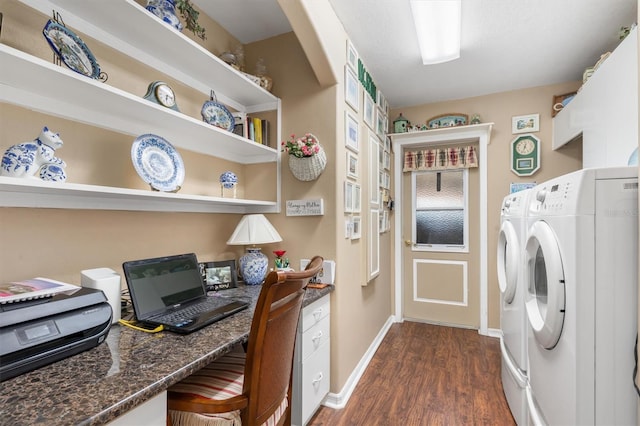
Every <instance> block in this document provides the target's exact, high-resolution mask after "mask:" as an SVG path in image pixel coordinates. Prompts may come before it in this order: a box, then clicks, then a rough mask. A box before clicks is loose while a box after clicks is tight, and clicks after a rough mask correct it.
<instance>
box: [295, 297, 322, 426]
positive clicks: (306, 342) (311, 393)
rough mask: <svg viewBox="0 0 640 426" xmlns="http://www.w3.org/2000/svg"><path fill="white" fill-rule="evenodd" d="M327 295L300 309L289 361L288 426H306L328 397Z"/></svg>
mask: <svg viewBox="0 0 640 426" xmlns="http://www.w3.org/2000/svg"><path fill="white" fill-rule="evenodd" d="M329 312H330V304H329V295H328V294H327V295H325V296H323V297H321V298H320V299H318V300H316V301H315V302H313V303H312V304H310V305H308V306H306V307H304V308H303V309H302V314H301V316H300V323H299V324H298V336H297V339H296V350H295V355H294V361H293V392H292V407H291V424H292V425H298V426H302V425H305V424H307V422H308V421H309V419H310V418H311V416H312V415H313V413H315V412H316V410H317V409H318V407H319V406H320V404H321V403H322V400H323V399H324V398H325V397H326V396H327V394H328V393H329V382H330V380H329V379H330V376H329V373H330V358H331V351H330V321H329Z"/></svg>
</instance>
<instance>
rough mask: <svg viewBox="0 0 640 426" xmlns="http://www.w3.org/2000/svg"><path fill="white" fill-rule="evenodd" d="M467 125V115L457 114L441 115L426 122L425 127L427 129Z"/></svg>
mask: <svg viewBox="0 0 640 426" xmlns="http://www.w3.org/2000/svg"><path fill="white" fill-rule="evenodd" d="M467 124H469V116H468V115H467V114H458V113H448V114H442V115H438V116H436V117H433V118H430V119H428V120H427V127H428V128H429V129H437V128H440V127H454V126H466V125H467Z"/></svg>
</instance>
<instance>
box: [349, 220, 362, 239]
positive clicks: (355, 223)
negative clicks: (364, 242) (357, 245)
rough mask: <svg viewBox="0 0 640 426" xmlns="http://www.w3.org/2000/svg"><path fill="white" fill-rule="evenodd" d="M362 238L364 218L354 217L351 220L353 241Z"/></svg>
mask: <svg viewBox="0 0 640 426" xmlns="http://www.w3.org/2000/svg"><path fill="white" fill-rule="evenodd" d="M360 237H362V218H361V217H360V216H353V217H352V218H351V239H352V240H359V239H360Z"/></svg>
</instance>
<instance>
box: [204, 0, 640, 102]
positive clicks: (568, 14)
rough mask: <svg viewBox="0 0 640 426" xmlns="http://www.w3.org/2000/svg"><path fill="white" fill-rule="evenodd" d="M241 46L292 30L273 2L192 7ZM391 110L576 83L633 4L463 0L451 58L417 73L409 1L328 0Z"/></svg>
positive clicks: (217, 0)
mask: <svg viewBox="0 0 640 426" xmlns="http://www.w3.org/2000/svg"><path fill="white" fill-rule="evenodd" d="M193 2H194V3H195V4H197V5H198V6H199V7H201V8H202V10H203V11H204V12H205V13H206V14H207V15H209V16H211V17H212V18H213V19H215V20H216V21H217V22H219V23H220V24H221V25H222V26H223V27H224V28H226V29H227V30H228V31H229V32H230V33H231V34H233V35H234V36H235V37H236V38H238V39H239V40H240V41H241V42H243V43H249V42H252V41H257V40H261V39H265V38H268V37H271V36H274V35H278V34H282V33H284V32H288V31H291V27H290V26H289V24H288V22H287V20H286V18H285V17H284V15H283V13H282V11H281V10H280V8H279V6H278V4H277V1H276V0H233V1H230V0H193ZM329 2H330V4H331V5H332V7H333V9H334V10H335V11H336V15H337V16H338V18H339V19H340V21H341V22H342V23H343V26H344V27H345V29H346V32H347V34H348V35H349V38H350V39H351V41H352V43H353V45H354V46H355V47H356V49H357V51H358V54H359V55H360V59H361V60H362V62H363V63H364V65H365V67H366V68H367V71H369V73H370V74H371V76H372V77H373V79H374V82H375V83H376V85H377V87H378V88H379V89H380V90H382V92H383V93H384V94H385V96H386V97H387V100H388V102H389V104H390V105H391V107H394V108H398V107H405V106H411V105H419V104H425V103H431V102H439V101H444V100H450V99H461V98H468V97H473V96H480V95H485V94H489V93H497V92H503V91H508V90H515V89H522V88H527V87H535V86H541V85H547V84H554V83H560V82H565V81H572V80H581V79H582V73H583V71H584V69H585V68H586V67H589V66H593V65H594V64H595V62H596V61H597V60H598V59H599V58H600V55H601V54H603V53H605V52H607V51H609V50H612V49H613V48H615V46H616V45H617V44H618V43H619V40H618V36H617V33H618V30H619V29H620V27H621V26H628V25H631V24H632V23H634V22H635V21H636V17H637V7H638V0H462V48H461V54H460V59H457V60H455V61H452V62H448V63H444V64H437V65H422V62H421V58H420V53H419V49H418V43H417V41H416V40H415V30H414V28H413V21H412V20H411V15H410V10H411V8H410V5H409V0H329Z"/></svg>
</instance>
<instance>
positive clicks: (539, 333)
mask: <svg viewBox="0 0 640 426" xmlns="http://www.w3.org/2000/svg"><path fill="white" fill-rule="evenodd" d="M525 250H526V268H527V269H526V274H525V284H526V285H527V294H526V308H527V317H528V318H529V324H530V325H531V328H532V329H533V333H534V336H535V338H536V341H537V342H538V343H539V344H540V345H541V346H542V347H543V348H546V349H553V348H554V347H555V346H556V344H557V343H558V340H559V339H560V335H561V334H562V326H563V324H564V311H565V286H564V268H563V266H562V256H561V255H560V249H559V248H558V242H557V240H556V237H555V234H554V233H553V230H552V229H551V227H550V226H549V225H548V224H547V223H546V222H544V221H537V222H534V224H533V225H532V227H531V228H530V235H529V238H528V239H527V245H526V248H525Z"/></svg>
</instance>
